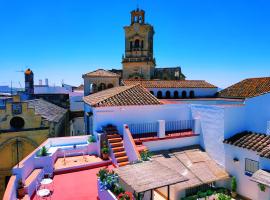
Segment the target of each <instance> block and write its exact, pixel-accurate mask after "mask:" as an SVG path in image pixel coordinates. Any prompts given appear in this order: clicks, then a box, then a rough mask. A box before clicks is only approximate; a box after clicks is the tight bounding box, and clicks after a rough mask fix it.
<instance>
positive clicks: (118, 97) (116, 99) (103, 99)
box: [84, 84, 162, 107]
mask: <svg viewBox="0 0 270 200" xmlns="http://www.w3.org/2000/svg"><path fill="white" fill-rule="evenodd" d="M84 102H85V103H87V104H89V105H91V106H93V107H108V106H130V105H159V104H162V103H161V102H160V101H159V100H158V99H157V98H156V97H155V96H153V95H152V94H151V93H150V92H148V91H147V90H146V89H145V88H143V87H142V86H140V85H139V84H137V85H129V86H119V87H114V88H111V89H107V90H103V91H101V92H97V93H94V94H91V95H89V96H86V97H84Z"/></svg>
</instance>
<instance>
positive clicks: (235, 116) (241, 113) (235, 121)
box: [224, 106, 247, 139]
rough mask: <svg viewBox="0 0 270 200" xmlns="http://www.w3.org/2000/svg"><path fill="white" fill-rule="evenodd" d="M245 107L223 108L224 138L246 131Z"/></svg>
mask: <svg viewBox="0 0 270 200" xmlns="http://www.w3.org/2000/svg"><path fill="white" fill-rule="evenodd" d="M246 130H247V127H246V109H245V106H228V107H224V138H225V139H227V138H229V137H232V136H233V135H235V134H237V133H240V132H243V131H246Z"/></svg>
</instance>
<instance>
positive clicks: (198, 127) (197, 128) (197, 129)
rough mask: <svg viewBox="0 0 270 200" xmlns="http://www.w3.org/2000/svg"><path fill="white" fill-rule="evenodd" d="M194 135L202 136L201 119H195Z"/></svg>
mask: <svg viewBox="0 0 270 200" xmlns="http://www.w3.org/2000/svg"><path fill="white" fill-rule="evenodd" d="M193 131H194V134H198V135H199V134H201V120H200V119H199V118H195V119H194V130H193Z"/></svg>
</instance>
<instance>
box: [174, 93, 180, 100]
mask: <svg viewBox="0 0 270 200" xmlns="http://www.w3.org/2000/svg"><path fill="white" fill-rule="evenodd" d="M173 98H175V99H178V98H179V94H178V91H174V93H173Z"/></svg>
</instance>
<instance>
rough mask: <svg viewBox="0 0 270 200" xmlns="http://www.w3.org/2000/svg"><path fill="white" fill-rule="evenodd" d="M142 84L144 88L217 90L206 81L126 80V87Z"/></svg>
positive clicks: (124, 82)
mask: <svg viewBox="0 0 270 200" xmlns="http://www.w3.org/2000/svg"><path fill="white" fill-rule="evenodd" d="M138 83H140V84H141V85H142V86H143V87H144V88H217V87H216V86H214V85H212V84H210V83H208V82H206V81H204V80H124V81H123V84H124V85H132V84H138Z"/></svg>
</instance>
